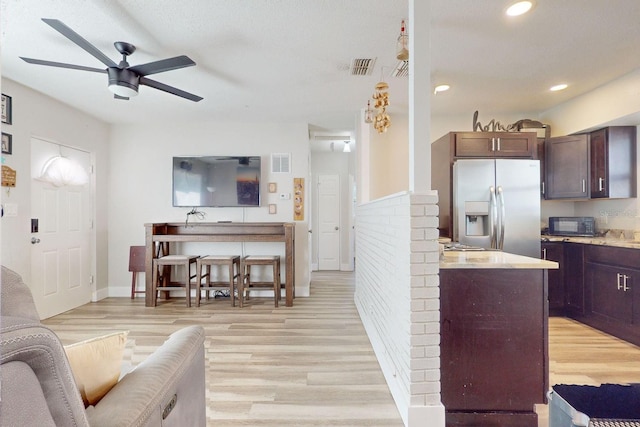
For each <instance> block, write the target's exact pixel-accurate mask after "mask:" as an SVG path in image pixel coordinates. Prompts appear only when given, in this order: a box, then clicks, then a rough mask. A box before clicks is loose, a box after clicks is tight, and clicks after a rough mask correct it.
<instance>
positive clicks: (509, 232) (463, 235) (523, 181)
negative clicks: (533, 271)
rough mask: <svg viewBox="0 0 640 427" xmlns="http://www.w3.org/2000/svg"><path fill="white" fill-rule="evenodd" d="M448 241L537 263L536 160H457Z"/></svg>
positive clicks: (538, 181)
mask: <svg viewBox="0 0 640 427" xmlns="http://www.w3.org/2000/svg"><path fill="white" fill-rule="evenodd" d="M453 240H454V241H458V242H460V243H463V244H465V245H471V246H479V247H483V248H487V249H495V250H502V251H504V252H510V253H514V254H518V255H526V256H530V257H534V258H540V161H539V160H518V159H477V160H476V159H470V160H466V159H465V160H457V161H456V162H455V164H454V165H453Z"/></svg>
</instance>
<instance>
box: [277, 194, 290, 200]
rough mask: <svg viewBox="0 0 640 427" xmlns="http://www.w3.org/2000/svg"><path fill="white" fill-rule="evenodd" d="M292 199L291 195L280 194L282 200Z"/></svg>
mask: <svg viewBox="0 0 640 427" xmlns="http://www.w3.org/2000/svg"><path fill="white" fill-rule="evenodd" d="M289 199H291V193H280V200H289Z"/></svg>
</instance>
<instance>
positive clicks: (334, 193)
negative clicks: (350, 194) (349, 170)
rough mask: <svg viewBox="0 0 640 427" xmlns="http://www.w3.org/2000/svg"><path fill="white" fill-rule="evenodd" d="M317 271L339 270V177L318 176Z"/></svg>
mask: <svg viewBox="0 0 640 427" xmlns="http://www.w3.org/2000/svg"><path fill="white" fill-rule="evenodd" d="M318 228H319V231H318V270H340V176H339V175H318Z"/></svg>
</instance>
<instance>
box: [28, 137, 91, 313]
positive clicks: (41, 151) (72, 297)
mask: <svg viewBox="0 0 640 427" xmlns="http://www.w3.org/2000/svg"><path fill="white" fill-rule="evenodd" d="M60 155H62V156H63V157H66V158H68V159H71V160H73V161H75V162H77V163H78V164H80V165H81V166H82V167H83V168H84V169H85V171H87V174H89V170H90V167H91V155H90V154H89V153H87V152H84V151H80V150H76V149H72V148H69V147H65V146H60V145H58V144H53V143H50V142H47V141H44V140H41V139H37V138H32V139H31V177H32V179H31V218H32V220H31V223H32V226H31V231H32V233H31V243H32V245H31V281H30V284H29V285H30V287H31V291H32V293H33V298H34V301H35V303H36V308H37V309H38V313H39V314H40V317H41V318H43V319H45V318H48V317H51V316H54V315H56V314H59V313H62V312H64V311H67V310H70V309H72V308H75V307H78V306H80V305H82V304H86V303H87V302H89V301H90V300H91V292H92V284H91V282H92V277H91V252H90V244H91V228H92V216H91V189H90V187H91V186H90V184H85V185H82V186H60V187H56V186H54V185H53V184H50V183H47V182H43V181H39V180H37V179H35V178H37V177H39V176H40V175H41V173H42V168H43V166H44V164H45V163H46V162H47V160H49V159H51V158H52V157H54V156H60ZM36 228H37V230H36Z"/></svg>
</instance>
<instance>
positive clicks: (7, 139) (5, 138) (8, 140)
mask: <svg viewBox="0 0 640 427" xmlns="http://www.w3.org/2000/svg"><path fill="white" fill-rule="evenodd" d="M12 153H13V136H12V135H10V134H8V133H4V132H2V154H12Z"/></svg>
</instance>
